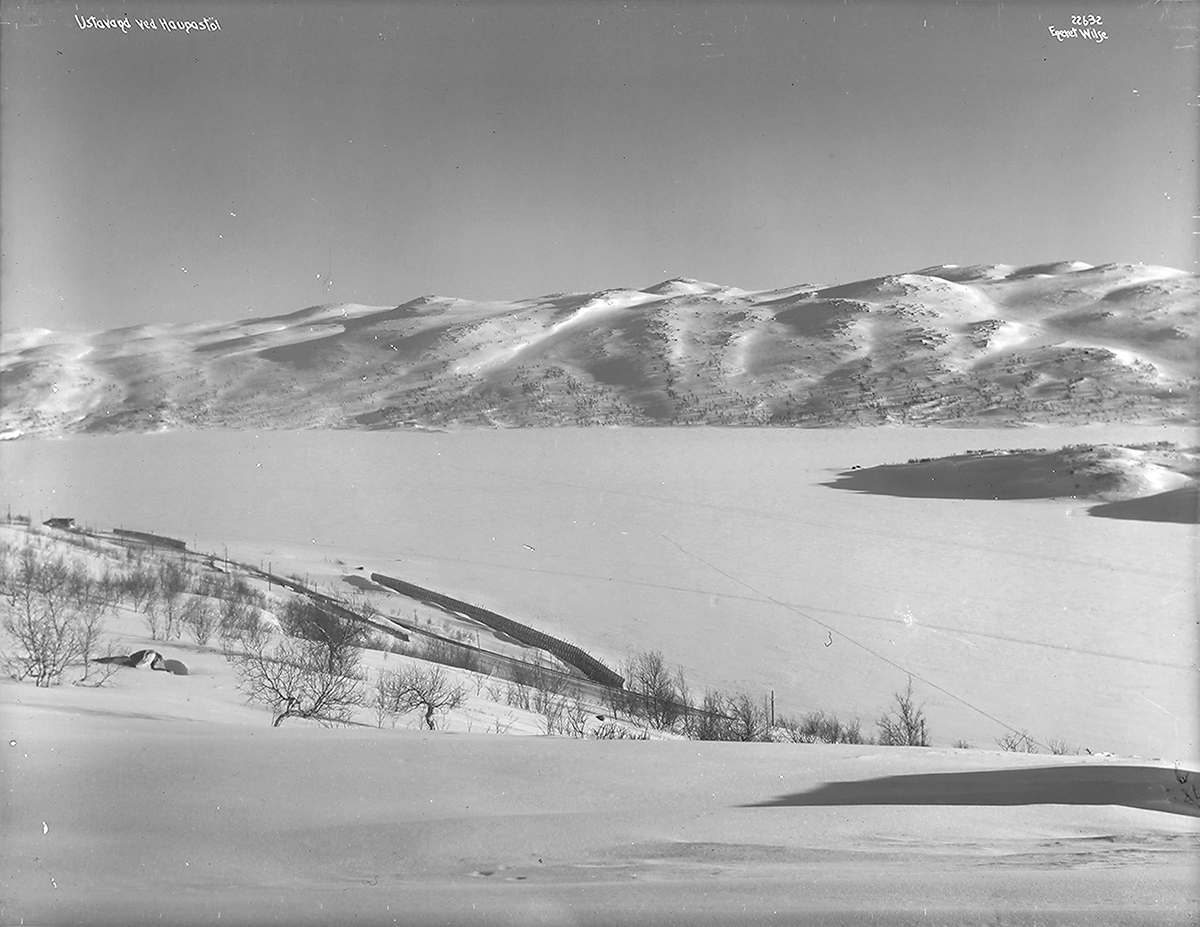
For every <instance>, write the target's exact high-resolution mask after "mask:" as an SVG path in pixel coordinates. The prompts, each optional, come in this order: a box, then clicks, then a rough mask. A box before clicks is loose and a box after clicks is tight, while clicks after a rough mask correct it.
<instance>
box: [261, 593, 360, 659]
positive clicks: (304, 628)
mask: <svg viewBox="0 0 1200 927" xmlns="http://www.w3.org/2000/svg"><path fill="white" fill-rule="evenodd" d="M279 623H280V625H281V626H282V627H283V630H284V632H285V633H286V634H290V635H292V636H293V637H302V638H304V639H305V640H310V641H313V642H315V643H317V644H320V645H321V646H322V647H323V648H324V650H325V655H326V660H327V661H328V663H329V665H330V667H331V668H332V667H334V666H336V665H338V664H339V663H340V661H341V660H342V659H343V658H344V654H345V653H346V651H348V650H351V649H357V648H358V647H361V646H362V645H364V644H365V643H366V641H367V634H368V631H369V628H368V626H367V625H364V624H362V623H360V622H358V621H356V620H354V619H353V618H350V617H349V616H347V615H343V614H339V613H337V612H336V611H334V610H333V609H332V608H325V607H322V606H321V605H319V604H318V603H316V602H313V601H312V600H310V599H307V598H304V597H301V596H293V597H292V598H290V599H288V601H287V604H286V605H284V608H283V613H282V614H281V615H280V617H279Z"/></svg>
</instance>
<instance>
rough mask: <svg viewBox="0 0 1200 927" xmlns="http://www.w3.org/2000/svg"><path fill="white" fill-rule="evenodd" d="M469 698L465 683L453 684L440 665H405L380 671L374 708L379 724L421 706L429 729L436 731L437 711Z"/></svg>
mask: <svg viewBox="0 0 1200 927" xmlns="http://www.w3.org/2000/svg"><path fill="white" fill-rule="evenodd" d="M465 699H466V693H465V692H464V691H463V688H462V686H460V685H456V684H452V683H451V682H450V680H449V679H448V678H447V677H446V674H445V673H444V672H443V671H442V668H441V667H440V666H432V667H421V666H406V667H404V668H403V669H400V670H395V671H387V672H383V673H380V675H379V680H378V681H377V683H376V687H375V711H376V718H378V719H379V725H380V727H382V726H383V719H384V718H391V719H392V723H393V724H395V719H396V718H398V717H399V716H400V715H404V714H408V713H409V712H410V711H416V710H418V709H422V710H423V711H424V720H425V724H426V725H427V726H428V728H429V730H431V731H432V730H436V728H437V718H436V715H437V714H438V713H443V714H444V713H445V712H447V711H450V710H451V709H454V708H458V707H459V706H461V705H462V703H463V702H464V701H465Z"/></svg>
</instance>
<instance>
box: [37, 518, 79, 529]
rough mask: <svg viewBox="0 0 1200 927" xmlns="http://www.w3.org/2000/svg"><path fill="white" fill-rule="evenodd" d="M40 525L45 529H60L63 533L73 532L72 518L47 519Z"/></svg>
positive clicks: (73, 522)
mask: <svg viewBox="0 0 1200 927" xmlns="http://www.w3.org/2000/svg"><path fill="white" fill-rule="evenodd" d="M42 524H43V525H45V526H46V527H47V528H62V529H63V530H65V531H74V530H75V519H74V518H47V519H46V520H45V521H44V522H42Z"/></svg>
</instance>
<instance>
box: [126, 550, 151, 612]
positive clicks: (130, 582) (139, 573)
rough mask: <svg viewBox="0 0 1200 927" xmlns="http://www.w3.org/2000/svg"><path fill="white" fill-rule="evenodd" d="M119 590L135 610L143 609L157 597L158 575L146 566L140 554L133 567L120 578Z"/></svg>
mask: <svg viewBox="0 0 1200 927" xmlns="http://www.w3.org/2000/svg"><path fill="white" fill-rule="evenodd" d="M121 592H122V593H124V596H125V598H127V599H128V600H129V604H130V605H132V606H133V610H134V611H135V612H141V611H145V609H146V607H147V605H149V604H150V603H151V602H154V601H155V600H156V599H157V598H158V577H157V576H155V574H154V572H153V571H152V570H151V569H149V568H148V567H147V566H146V563H145V561H144V560H143V559H142V557H141V555H140V554H139V555H138V559H137V561H136V562H135V564H134V567H133V569H132V570H130V571H129V572H128V573H126V574H125V577H124V579H122V580H121Z"/></svg>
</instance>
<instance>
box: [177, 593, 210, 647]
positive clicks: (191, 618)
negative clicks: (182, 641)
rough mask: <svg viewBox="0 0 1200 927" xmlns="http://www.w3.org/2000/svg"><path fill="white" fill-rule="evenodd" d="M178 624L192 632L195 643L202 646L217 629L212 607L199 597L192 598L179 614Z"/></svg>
mask: <svg viewBox="0 0 1200 927" xmlns="http://www.w3.org/2000/svg"><path fill="white" fill-rule="evenodd" d="M179 618H180V623H181V624H182V625H183V626H184V627H186V628H187V629H188V630H189V631H191V632H192V637H194V638H195V639H196V643H197V644H199V645H200V646H204V645H205V644H207V643H208V641H209V639H210V638H211V637H212V635H213V632H214V631H215V630H216V629H217V616H216V614H215V613H214V612H213V609H212V606H210V605H209V604H208V602H207V601H205V600H204V599H203V598H201V597H200V596H196V595H194V596H192V597H191V598H189V599H188V600H187V602H185V603H184V605H183V608H182V609H181V610H180V613H179Z"/></svg>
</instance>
